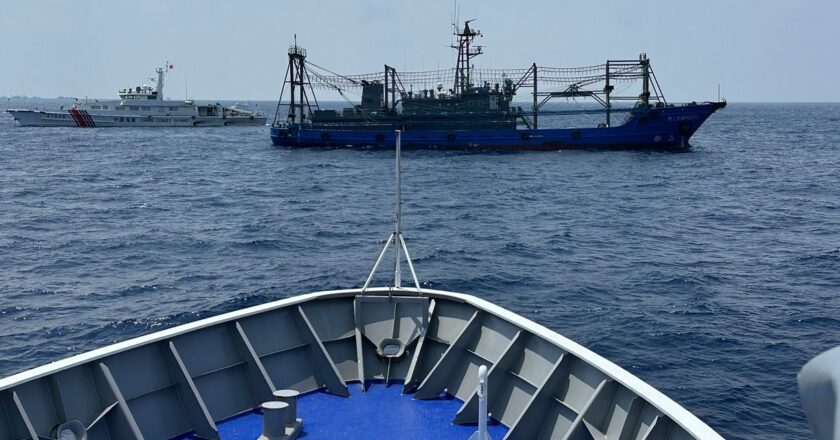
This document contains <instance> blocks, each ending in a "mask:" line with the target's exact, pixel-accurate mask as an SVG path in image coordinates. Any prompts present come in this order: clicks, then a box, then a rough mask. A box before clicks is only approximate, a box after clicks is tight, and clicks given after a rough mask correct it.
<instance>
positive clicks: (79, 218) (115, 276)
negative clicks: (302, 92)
mask: <svg viewBox="0 0 840 440" xmlns="http://www.w3.org/2000/svg"><path fill="white" fill-rule="evenodd" d="M16 104H18V103H17V102H14V101H13V100H11V101H7V102H0V106H3V105H8V106H14V105H16ZM40 104H41V105H42V106H55V107H57V106H58V105H59V102H58V101H43V102H40ZM256 104H257V105H259V106H260V107H259V108H261V109H263V110H265V111H271V110H272V107H273V106H272V104H271V103H268V102H263V103H256ZM552 123H554V124H557V122H550V121H546V120H543V124H552ZM693 144H694V145H695V148H694V149H693V151H691V152H688V153H647V152H551V153H515V154H506V153H463V152H439V151H410V152H405V153H404V161H403V166H404V171H405V173H404V176H403V184H404V187H403V195H404V211H403V212H404V217H405V218H404V230H405V235H406V239H407V241H408V245H409V248H410V250H411V251H412V256H413V257H414V258H415V260H416V267H417V271H418V275H419V276H420V278H421V280H422V281H423V283H424V284H425V285H426V286H430V287H434V288H440V289H448V290H455V291H463V292H467V293H472V294H475V295H478V296H481V297H484V298H486V299H489V300H491V301H494V302H496V303H499V304H501V305H503V306H506V307H508V308H510V309H512V310H514V311H516V312H518V313H521V314H523V315H524V316H526V317H527V318H530V319H533V320H535V321H537V322H539V323H541V324H544V325H546V326H548V327H550V328H552V329H554V330H556V331H558V332H560V333H562V334H564V335H566V336H568V337H571V338H572V339H574V340H576V341H578V342H580V343H582V344H583V345H586V346H588V347H589V348H591V349H593V350H595V351H596V352H598V353H600V354H602V355H604V356H606V357H607V358H609V359H612V360H613V361H615V362H616V363H618V364H619V365H621V366H623V367H624V368H626V369H628V370H629V371H630V372H632V373H634V374H636V375H638V376H640V377H641V378H642V379H644V380H646V381H648V382H650V383H651V384H652V385H654V386H655V387H657V388H659V389H660V390H662V391H663V392H665V394H667V395H669V396H671V397H672V398H674V399H675V400H676V401H677V402H679V403H681V404H682V405H684V406H685V407H686V408H688V409H689V410H691V411H692V412H694V413H695V414H697V415H698V416H700V417H701V418H702V419H703V420H705V421H706V422H708V423H709V424H710V425H711V426H712V427H714V428H715V429H717V430H718V431H719V432H720V433H721V434H723V435H724V436H726V437H728V438H741V439H754V438H763V439H790V438H808V437H809V436H810V434H809V430H808V427H807V424H806V422H805V418H804V414H803V413H802V411H801V409H800V406H799V399H798V396H797V391H796V373H797V371H798V369H799V368H800V367H801V366H802V364H803V363H805V362H806V361H807V360H808V359H809V358H811V357H812V356H814V355H816V354H817V353H819V352H821V351H823V350H826V349H828V348H830V347H833V346H836V345H840V295H838V294H840V185H838V169H840V104H731V105H730V106H729V107H728V108H726V109H725V110H723V111H722V112H720V113H718V114H716V115H714V116H713V117H712V118H711V119H710V120H709V121H708V122H707V123H706V125H704V126H703V127H702V128H701V130H700V131H699V132H698V134H697V135H696V137H695V138H694V140H693ZM393 179H394V175H393V154H392V153H391V152H388V151H373V150H352V151H346V150H338V149H332V150H315V149H302V150H293V149H278V148H275V147H273V146H271V143H270V141H269V138H268V133H267V128H264V127H251V128H228V129H225V128H208V129H140V130H138V129H122V128H115V129H77V128H67V129H63V128H50V129H44V128H20V127H16V126H15V125H14V123H13V120H12V119H11V117H10V116H9V115H8V114H5V113H3V114H2V116H0V375H2V376H5V375H8V374H11V373H14V372H17V371H20V370H23V369H26V368H30V367H33V366H36V365H39V364H43V363H45V362H49V361H53V360H56V359H59V358H63V357H66V356H71V355H74V354H77V353H80V352H82V351H85V350H90V349H93V348H96V347H100V346H102V345H105V344H109V343H111V342H114V341H119V340H124V339H127V338H131V337H134V336H138V335H141V334H145V333H149V332H153V331H156V330H160V329H163V328H166V327H171V326H174V325H178V324H183V323H185V322H189V321H192V320H195V319H199V318H202V317H206V316H210V315H215V314H219V313H223V312H227V311H231V310H235V309H238V308H242V307H246V306H250V305H255V304H259V303H263V302H266V301H271V300H275V299H278V298H283V297H287V296H290V295H296V294H300V293H305V292H310V291H316V290H324V289H333V288H344V287H352V286H358V285H360V284H361V283H362V282H363V281H364V278H365V276H366V274H367V271H368V270H369V269H370V267H371V265H372V264H373V261H374V260H375V258H376V255H377V252H378V251H379V248H380V246H381V245H382V244H383V241H384V239H385V238H387V236H388V234H389V232H390V230H391V228H392V225H391V223H392V218H393V214H392V212H393V186H392V184H393ZM381 281H382V282H384V281H385V280H384V279H382V280H381Z"/></svg>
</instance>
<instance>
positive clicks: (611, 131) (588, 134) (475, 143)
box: [271, 102, 726, 151]
mask: <svg viewBox="0 0 840 440" xmlns="http://www.w3.org/2000/svg"><path fill="white" fill-rule="evenodd" d="M725 105H726V104H725V103H724V102H710V103H701V104H688V105H684V106H679V107H661V108H652V109H650V110H649V111H647V112H644V113H641V114H636V115H633V116H631V117H630V118H628V120H627V121H626V122H625V123H624V124H622V125H617V126H612V127H597V128H557V129H551V128H549V129H489V130H411V129H410V128H406V129H405V130H404V131H403V133H402V147H403V148H408V149H443V150H508V151H517V150H541V151H552V150H576V149H583V150H586V149H612V150H624V149H647V150H666V151H671V150H684V149H688V148H690V144H689V140H690V138H691V136H692V135H693V134H694V133H695V132H696V131H697V129H699V128H700V126H701V125H702V124H703V122H705V120H706V119H707V118H708V117H709V116H711V115H712V114H713V113H714V112H715V111H717V110H718V109H721V108H723V107H725ZM395 128H400V127H399V126H396V125H393V124H382V125H379V126H377V125H376V124H369V125H367V126H357V127H352V128H349V127H342V126H334V127H330V126H326V125H324V126H318V127H309V126H301V125H297V124H288V125H286V126H274V127H271V140H272V143H273V144H274V145H275V146H280V147H327V148H345V147H349V148H393V145H394V142H395V140H396V139H395V134H394V133H393V129H395Z"/></svg>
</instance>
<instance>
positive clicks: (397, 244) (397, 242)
mask: <svg viewBox="0 0 840 440" xmlns="http://www.w3.org/2000/svg"><path fill="white" fill-rule="evenodd" d="M395 133H396V134H397V142H396V155H397V164H396V165H397V170H396V171H397V172H396V184H397V188H396V212H395V218H394V232H392V233H391V235H390V236H389V237H388V241H386V242H385V246H384V247H383V248H382V252H380V253H379V258H377V259H376V263H375V264H374V265H373V269H371V271H370V274H368V277H367V280H366V281H365V284H364V286H362V293H365V291H366V290H367V288H368V286H370V283H371V281H373V276H374V275H375V274H376V269H377V268H379V263H381V262H382V258H383V257H384V256H385V252H386V251H387V250H388V246H391V245H392V244H393V245H394V255H395V257H394V287H393V288H394V289H401V288H402V270H401V269H400V259H401V256H402V255H401V254H402V253H404V254H405V261H406V263H408V268H409V269H410V270H411V278H412V279H413V280H414V287H415V288H416V289H417V294H418V295H420V294H421V293H422V290H421V289H420V281H419V280H418V279H417V272H415V271H414V264H413V263H412V262H411V256H410V255H409V254H408V247H407V246H406V245H405V239H404V238H403V236H402V232H401V231H400V221H401V219H402V206H401V202H402V201H401V196H402V192H401V190H402V188H401V187H402V181H401V177H402V176H401V174H400V155H401V153H402V151H401V149H402V146H401V143H402V130H395ZM388 296H391V290H390V289H389V291H388Z"/></svg>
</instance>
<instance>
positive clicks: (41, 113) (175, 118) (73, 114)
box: [7, 63, 267, 127]
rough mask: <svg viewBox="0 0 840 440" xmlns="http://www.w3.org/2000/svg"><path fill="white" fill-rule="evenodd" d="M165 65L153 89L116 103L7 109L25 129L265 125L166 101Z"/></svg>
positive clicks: (247, 113) (227, 110)
mask: <svg viewBox="0 0 840 440" xmlns="http://www.w3.org/2000/svg"><path fill="white" fill-rule="evenodd" d="M172 68H173V65H172V64H169V63H167V64H166V66H164V67H158V68H156V69H155V72H156V73H157V79H155V78H152V81H153V82H154V83H155V86H154V87H152V86H151V85H148V84H143V85H140V86H136V87H128V88H125V89H122V90H120V92H119V95H120V99H119V100H93V101H87V100H85V101H79V100H76V102H75V103H74V104H73V105H72V106H71V107H70V108H69V109H67V110H65V109H64V108H63V107H62V109H61V110H60V111H47V110H25V109H9V110H7V112H9V113H10V114H11V115H12V117H14V118H15V119H16V120H17V121H18V123H19V124H20V125H21V126H24V127H207V126H228V125H265V123H266V120H267V117H266V116H265V115H264V114H262V113H260V112H256V111H252V110H248V109H245V108H242V107H239V106H231V107H227V106H224V105H221V104H219V103H216V104H196V103H195V102H194V101H192V100H184V101H177V100H168V99H164V96H163V85H164V79H165V76H166V73H167V72H168V71H169V70H171V69H172Z"/></svg>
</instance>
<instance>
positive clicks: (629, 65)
mask: <svg viewBox="0 0 840 440" xmlns="http://www.w3.org/2000/svg"><path fill="white" fill-rule="evenodd" d="M470 23H471V21H466V22H464V25H463V27H461V28H458V27H455V30H454V35H455V37H456V41H457V42H456V43H455V44H453V45H452V48H453V49H455V50H456V51H457V52H458V56H457V62H456V65H455V68H454V69H448V70H438V71H428V72H398V71H397V70H396V69H395V68H393V67H390V66H387V65H386V66H385V69H384V71H383V72H381V73H371V74H362V75H341V74H336V73H334V72H332V71H330V70H328V69H326V68H323V67H321V66H319V65H317V64H315V63H313V62H311V61H309V60H307V52H306V49H304V48H303V47H300V46H298V45H297V42H296V41H295V44H294V45H293V46H291V47H290V48H289V51H288V56H289V63H288V67H287V70H286V75H285V79H284V82H283V88H282V91H281V94H280V99H279V101H278V104H277V110H276V112H275V115H274V121H273V123H272V127H271V129H270V132H271V140H272V142H273V144H274V145H277V146H285V147H388V146H391V145H393V144H394V135H393V132H394V130H395V129H401V130H403V132H404V133H403V145H404V146H405V147H408V148H440V149H481V150H563V149H634V148H638V149H655V150H673V149H678V150H679V149H686V148H689V147H690V145H689V140H690V138H691V136H692V135H693V134H694V133H695V132H696V131H697V129H698V128H700V126H701V125H702V124H703V122H704V121H705V120H706V119H707V118H708V117H709V116H710V115H711V114H712V113H714V112H715V111H717V110H719V109H721V108H723V107H725V106H726V102H725V101H720V102H701V103H698V102H692V103H688V104H671V103H668V102H667V101H666V99H665V97H664V95H663V93H662V91H661V88H660V87H659V82H658V81H657V79H656V75H655V74H654V72H653V68H652V66H651V63H650V59H649V58H648V57H647V55H645V54H641V55H640V56H639V58H638V59H632V60H608V61H607V62H606V63H605V64H602V65H597V66H586V67H574V68H561V67H545V66H538V65H537V64H536V63H534V64H532V65H531V66H530V67H529V68H527V69H476V68H474V67H473V66H472V59H473V58H475V57H477V56H478V55H481V54H482V53H484V51H483V47H482V46H479V45H475V44H474V40H475V38H476V37H478V36H481V33H480V32H479V31H478V30H476V29H473V28H472V27H471V26H470ZM638 82H640V83H641V92H640V93H639V94H638V95H621V94H619V93H618V91H617V90H616V86H617V85H620V86H621V88H622V89H624V88H626V86H628V85H632V84H633V83H638ZM444 84H446V86H444ZM450 85H451V86H450ZM287 88H288V93H289V95H288V98H287V100H285V101H284V94H285V92H286V90H287ZM314 88H322V89H329V90H333V91H336V92H338V93H339V94H340V96H342V97H343V98H345V100H347V101H348V103H349V107H346V108H344V109H343V110H341V111H336V110H330V109H322V108H321V107H320V105H319V103H318V100H317V98H316V97H315V92H314ZM348 90H357V91H359V90H360V91H361V102H360V103H359V104H355V103H354V102H353V101H351V100H349V99H348V98H347V97H346V95H345V93H344V92H346V91H348ZM415 90H416V91H415ZM523 91H529V92H530V94H531V103H530V108H529V109H527V110H526V109H523V108H522V107H521V106H519V105H516V103H517V101H515V100H514V97H515V96H516V95H517V93H520V92H523ZM578 98H580V99H589V100H592V101H594V102H596V103H598V104H599V106H600V108H586V109H573V110H563V109H549V107H545V106H546V104H548V103H549V102H550V101H552V100H555V99H567V100H569V99H578ZM630 101H635V104H634V105H633V106H626V105H625V106H622V105H621V103H622V102H624V103H627V102H630ZM526 107H529V106H528V105H527V104H526ZM581 114H600V115H603V118H604V119H603V120H602V121H600V122H598V123H595V124H593V125H594V126H591V127H585V126H584V127H572V128H543V127H542V126H541V125H540V124H541V122H540V120H541V118H542V119H546V118H554V117H572V116H574V115H581ZM621 114H625V117H624V118H623V120H621V121H616V120H615V119H617V118H616V117H615V116H617V115H621ZM543 125H545V124H543Z"/></svg>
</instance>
